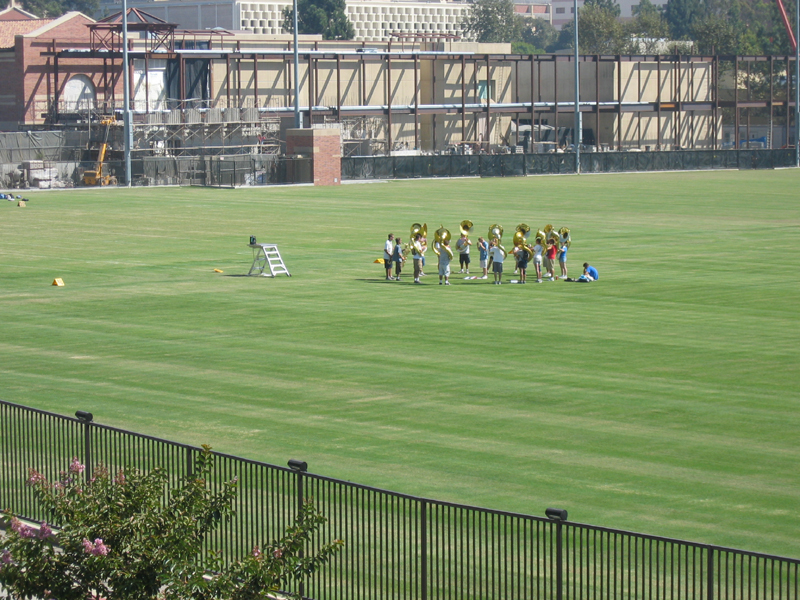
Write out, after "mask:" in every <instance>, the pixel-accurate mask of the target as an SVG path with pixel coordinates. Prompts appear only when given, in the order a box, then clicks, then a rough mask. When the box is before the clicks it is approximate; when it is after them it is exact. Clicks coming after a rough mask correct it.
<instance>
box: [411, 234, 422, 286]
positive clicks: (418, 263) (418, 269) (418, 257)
mask: <svg viewBox="0 0 800 600" xmlns="http://www.w3.org/2000/svg"><path fill="white" fill-rule="evenodd" d="M421 240H422V236H421V235H420V234H417V235H415V236H414V243H413V244H412V248H413V251H412V254H411V258H412V259H413V260H414V283H422V282H421V281H420V280H419V277H420V274H421V273H422V254H421V250H420V254H417V248H418V247H419V248H421V247H422V242H421Z"/></svg>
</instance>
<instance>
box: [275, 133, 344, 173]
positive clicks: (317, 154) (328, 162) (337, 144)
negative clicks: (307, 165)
mask: <svg viewBox="0 0 800 600" xmlns="http://www.w3.org/2000/svg"><path fill="white" fill-rule="evenodd" d="M341 137H342V136H341V131H340V130H339V129H289V130H288V131H287V132H286V154H287V155H295V154H300V155H303V156H310V157H311V158H312V159H313V166H312V175H313V179H314V185H339V184H340V183H341V182H342V139H341Z"/></svg>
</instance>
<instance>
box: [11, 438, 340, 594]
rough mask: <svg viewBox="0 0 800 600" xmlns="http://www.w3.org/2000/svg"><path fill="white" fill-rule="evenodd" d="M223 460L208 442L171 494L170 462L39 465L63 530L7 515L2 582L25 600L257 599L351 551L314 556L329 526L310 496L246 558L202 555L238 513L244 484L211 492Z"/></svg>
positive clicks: (40, 491) (43, 495) (35, 483)
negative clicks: (312, 548) (56, 469)
mask: <svg viewBox="0 0 800 600" xmlns="http://www.w3.org/2000/svg"><path fill="white" fill-rule="evenodd" d="M213 464H214V456H213V454H212V453H211V451H210V448H208V447H206V446H204V450H203V452H202V453H201V454H200V455H199V457H198V460H197V465H196V468H195V471H194V473H193V474H192V475H190V476H188V477H187V478H186V479H184V480H183V481H182V482H181V484H180V485H179V486H178V487H177V488H176V489H173V490H171V491H169V490H168V487H167V484H168V480H167V474H166V472H165V471H164V470H163V469H161V468H157V469H154V470H153V471H151V472H149V473H143V472H141V471H140V470H138V469H133V468H126V469H122V470H120V471H119V472H118V473H116V474H115V475H113V476H112V474H110V473H109V472H108V470H107V469H105V468H104V467H102V466H100V467H98V468H97V469H96V470H95V472H94V473H93V474H92V477H91V479H89V480H88V481H87V480H86V479H85V477H84V476H83V473H84V466H83V465H82V464H81V463H80V461H79V460H78V459H77V458H75V459H73V461H72V463H71V464H70V465H69V468H68V470H67V471H63V472H62V473H61V477H60V479H59V481H55V482H51V481H49V480H48V479H47V478H46V477H45V476H44V475H42V474H40V473H38V472H36V471H34V470H31V471H30V476H29V478H28V481H27V484H28V485H29V486H31V487H32V488H33V491H34V495H35V498H36V500H37V501H38V502H39V503H40V504H41V505H42V506H43V507H44V508H45V512H46V513H47V514H49V515H51V517H50V519H51V521H52V522H53V523H58V524H59V527H58V528H55V527H53V526H51V525H48V524H47V523H43V524H42V525H41V526H40V527H39V529H38V530H37V529H35V528H33V527H30V526H29V525H26V524H24V523H23V522H21V521H20V520H19V519H18V518H17V517H15V516H14V515H13V514H12V513H11V512H10V511H8V510H7V511H5V512H4V513H3V518H4V519H5V520H6V521H7V524H8V525H9V526H10V527H9V530H8V533H7V536H6V537H5V538H0V586H4V587H5V588H6V589H7V590H8V591H9V592H10V593H11V594H12V595H13V597H18V598H24V599H27V598H38V599H42V600H46V599H48V598H54V599H58V600H73V599H74V600H87V599H88V598H109V599H111V598H113V599H114V600H144V599H148V598H152V599H158V600H189V599H192V600H212V599H220V600H223V599H224V600H250V599H256V598H267V597H268V594H270V593H273V592H275V591H277V590H279V589H284V588H286V587H287V586H288V585H291V584H292V583H296V582H299V581H301V580H302V579H303V578H304V577H306V576H307V575H309V574H311V573H313V572H314V571H316V570H317V569H319V568H320V567H322V566H324V565H325V564H326V563H327V562H328V561H329V560H330V559H331V558H332V557H333V555H334V554H335V553H336V552H337V551H339V550H340V549H341V548H342V546H343V542H342V541H341V540H335V541H333V542H332V543H330V544H327V545H324V546H323V547H322V548H321V549H320V550H319V551H318V552H316V553H312V554H310V555H309V556H304V553H303V550H304V548H305V547H306V542H307V541H309V540H310V539H311V538H312V536H313V534H314V533H315V532H316V531H317V530H318V529H319V528H320V526H321V525H322V524H323V523H324V522H325V518H324V517H323V516H322V515H321V514H320V513H319V512H318V511H317V510H316V509H315V507H314V506H313V504H312V503H311V502H310V501H308V502H306V503H305V504H304V505H303V507H302V508H301V510H300V511H299V512H298V514H297V516H296V518H295V521H294V524H293V525H292V526H290V527H289V528H288V529H287V530H286V531H285V532H284V536H283V537H282V538H281V539H279V540H276V541H273V542H272V543H270V544H268V545H266V546H264V547H256V548H253V550H252V552H251V553H250V554H249V555H248V556H247V557H246V558H244V559H242V560H239V561H236V562H233V563H231V564H225V562H224V561H223V559H222V556H221V555H220V554H219V553H217V554H214V553H211V554H208V553H204V552H201V548H202V543H203V540H204V539H205V538H206V536H207V535H208V534H209V533H210V532H212V531H213V530H214V529H215V528H216V527H218V526H219V525H220V524H221V523H222V522H224V521H227V520H229V519H231V518H232V517H233V515H234V511H233V500H234V499H235V497H236V492H237V481H236V479H234V480H232V481H229V482H227V483H225V484H224V485H223V487H222V489H221V490H220V491H218V492H212V491H210V490H209V488H208V486H207V481H208V479H209V475H210V473H211V472H212V469H213ZM165 499H166V500H165Z"/></svg>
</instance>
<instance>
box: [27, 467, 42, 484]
mask: <svg viewBox="0 0 800 600" xmlns="http://www.w3.org/2000/svg"><path fill="white" fill-rule="evenodd" d="M46 481H47V479H46V478H45V476H44V475H42V474H41V473H39V472H38V471H35V470H33V469H29V470H28V481H26V482H25V484H26V485H36V484H37V483H44V482H46Z"/></svg>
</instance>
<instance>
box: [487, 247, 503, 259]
mask: <svg viewBox="0 0 800 600" xmlns="http://www.w3.org/2000/svg"><path fill="white" fill-rule="evenodd" d="M489 258H491V259H492V261H493V262H496V263H502V262H503V261H504V260H505V258H506V257H505V256H503V251H502V250H500V248H498V247H497V246H492V247H491V248H489Z"/></svg>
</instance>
